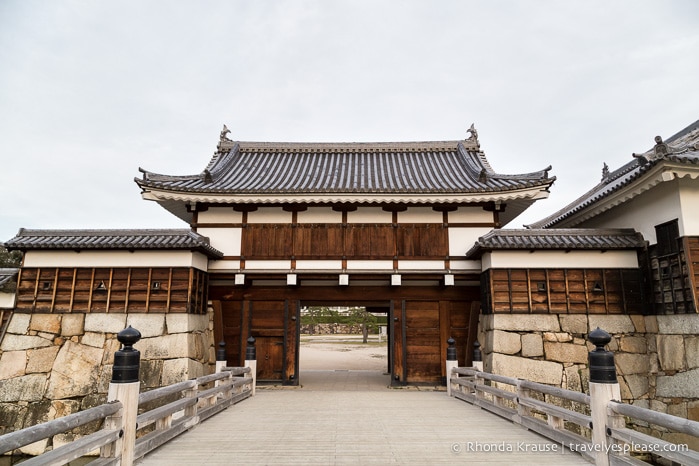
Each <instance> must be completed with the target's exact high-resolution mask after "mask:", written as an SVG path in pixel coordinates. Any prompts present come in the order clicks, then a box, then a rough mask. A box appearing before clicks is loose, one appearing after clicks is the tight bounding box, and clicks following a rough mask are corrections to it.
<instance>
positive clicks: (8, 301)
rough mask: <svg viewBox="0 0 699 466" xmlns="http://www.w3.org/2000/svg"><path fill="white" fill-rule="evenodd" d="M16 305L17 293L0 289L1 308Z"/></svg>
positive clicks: (9, 307) (10, 307)
mask: <svg viewBox="0 0 699 466" xmlns="http://www.w3.org/2000/svg"><path fill="white" fill-rule="evenodd" d="M14 307H15V294H14V293H6V292H4V291H0V309H12V308H14Z"/></svg>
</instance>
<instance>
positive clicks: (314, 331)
mask: <svg viewBox="0 0 699 466" xmlns="http://www.w3.org/2000/svg"><path fill="white" fill-rule="evenodd" d="M301 333H302V334H309V335H334V334H355V335H356V334H358V335H361V334H362V326H361V325H360V324H352V325H351V324H314V325H302V326H301ZM369 333H372V334H373V333H376V331H375V330H374V331H372V330H371V329H370V330H369Z"/></svg>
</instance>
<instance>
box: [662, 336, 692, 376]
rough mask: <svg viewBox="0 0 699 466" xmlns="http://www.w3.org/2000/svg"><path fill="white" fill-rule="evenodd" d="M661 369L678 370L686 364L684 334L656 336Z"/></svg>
mask: <svg viewBox="0 0 699 466" xmlns="http://www.w3.org/2000/svg"><path fill="white" fill-rule="evenodd" d="M656 342H657V347H658V359H659V360H660V370H663V371H677V370H682V369H684V368H685V366H684V337H683V336H682V335H658V336H657V337H656Z"/></svg>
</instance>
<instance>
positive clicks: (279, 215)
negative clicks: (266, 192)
mask: <svg viewBox="0 0 699 466" xmlns="http://www.w3.org/2000/svg"><path fill="white" fill-rule="evenodd" d="M248 223H291V212H285V211H284V210H283V209H282V208H281V207H260V208H259V209H257V210H255V211H253V212H248Z"/></svg>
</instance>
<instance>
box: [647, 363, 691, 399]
mask: <svg viewBox="0 0 699 466" xmlns="http://www.w3.org/2000/svg"><path fill="white" fill-rule="evenodd" d="M697 381H699V369H692V370H691V371H687V372H679V373H677V374H675V375H672V376H658V378H657V379H656V382H655V395H656V396H658V397H661V398H675V397H677V398H699V383H697Z"/></svg>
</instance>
